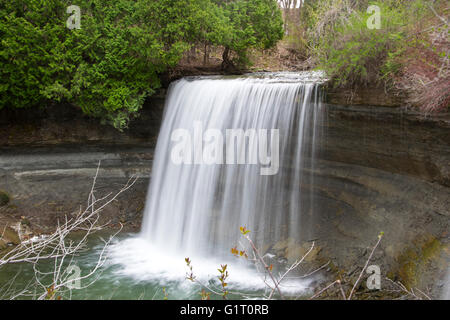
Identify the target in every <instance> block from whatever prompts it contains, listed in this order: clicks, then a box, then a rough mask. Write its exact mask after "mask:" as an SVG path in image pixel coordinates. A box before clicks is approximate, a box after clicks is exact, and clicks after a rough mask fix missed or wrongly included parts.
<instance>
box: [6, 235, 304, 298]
mask: <svg viewBox="0 0 450 320" xmlns="http://www.w3.org/2000/svg"><path fill="white" fill-rule="evenodd" d="M107 237H108V235H106V234H103V235H102V238H104V239H106V238H107ZM76 238H77V237H74V239H76ZM102 248H103V242H102V240H101V238H99V236H98V235H97V236H93V237H91V238H90V239H89V242H88V249H87V250H86V251H85V252H82V253H81V254H80V255H79V256H77V257H74V259H73V260H72V261H70V262H67V263H65V264H64V267H63V269H64V268H67V267H68V266H69V265H75V266H77V267H79V270H80V272H81V273H80V275H81V276H84V275H86V274H88V273H89V272H90V270H92V269H93V268H94V267H95V265H96V263H97V261H98V258H99V254H100V252H101V250H102ZM230 256H231V254H230ZM184 258H185V257H184V256H183V255H182V254H179V255H175V256H173V255H172V256H170V255H167V254H165V253H164V252H163V253H161V252H159V253H158V252H157V249H154V248H152V246H151V244H147V242H146V241H145V240H142V239H140V238H138V237H137V236H136V235H135V234H121V235H119V236H117V237H116V238H115V239H114V240H113V243H112V244H111V246H110V247H109V249H108V251H107V259H106V261H105V263H104V265H103V267H102V268H100V269H99V270H98V271H97V272H96V273H95V274H93V275H92V276H91V277H89V278H87V279H82V280H81V281H80V284H81V287H82V288H81V289H76V288H75V289H72V290H69V289H68V288H66V287H64V288H63V290H61V291H60V292H57V293H56V296H61V298H62V299H77V300H83V299H96V300H103V299H104V300H110V299H133V300H136V299H143V300H148V299H155V300H157V299H165V298H167V299H200V298H201V296H200V292H201V290H202V286H201V285H199V284H198V283H192V282H191V281H189V280H187V279H186V272H187V271H188V268H187V266H186V264H185V261H184ZM230 258H232V259H230V261H227V262H228V271H229V273H230V277H229V279H228V281H227V282H228V283H229V285H228V287H227V288H228V290H229V291H230V293H229V298H234V299H253V298H262V297H263V295H264V292H267V290H266V286H265V284H264V281H263V279H262V278H261V277H260V275H259V274H258V273H257V271H256V270H255V269H254V268H252V267H251V264H249V263H248V262H247V263H242V262H240V261H236V259H237V258H235V257H230ZM233 258H234V260H235V261H233ZM191 260H192V265H193V271H194V275H195V276H196V278H197V279H198V280H199V281H201V282H202V284H203V285H207V286H208V287H209V288H212V289H213V290H214V291H216V292H220V290H221V289H220V283H219V282H218V280H217V276H218V274H219V272H218V270H217V269H218V268H219V267H220V264H221V263H220V261H218V260H209V259H200V258H194V257H192V258H191ZM53 263H54V262H53V261H52V260H46V261H41V262H40V263H39V264H38V265H37V267H36V269H37V270H39V272H42V273H45V272H52V271H53V270H54V265H53ZM39 279H40V281H41V282H42V284H44V285H45V286H47V287H50V284H51V283H52V275H40V276H39ZM91 282H93V283H92V284H90V283H91ZM30 284H32V285H30ZM87 285H89V286H88V287H87V288H84V287H85V286H87ZM27 286H28V289H27V290H26V292H24V294H23V295H20V296H18V297H17V299H33V298H34V299H35V298H36V297H37V296H39V295H41V294H42V293H43V292H44V291H43V290H44V289H43V288H42V287H40V286H37V285H36V281H35V271H34V270H33V267H32V265H31V264H29V263H21V264H14V265H7V266H4V267H2V268H1V269H0V298H1V299H8V298H11V296H12V294H13V293H17V292H20V291H22V290H24V289H25V288H26V287H27ZM293 287H295V289H292V288H293ZM285 290H288V292H291V294H292V296H293V297H294V296H297V295H299V294H300V295H301V294H302V293H305V290H307V287H306V286H305V284H304V283H303V282H302V283H297V285H294V286H292V284H291V285H287V287H286V288H285ZM237 293H238V294H237ZM211 299H222V297H221V296H219V295H215V294H211Z"/></svg>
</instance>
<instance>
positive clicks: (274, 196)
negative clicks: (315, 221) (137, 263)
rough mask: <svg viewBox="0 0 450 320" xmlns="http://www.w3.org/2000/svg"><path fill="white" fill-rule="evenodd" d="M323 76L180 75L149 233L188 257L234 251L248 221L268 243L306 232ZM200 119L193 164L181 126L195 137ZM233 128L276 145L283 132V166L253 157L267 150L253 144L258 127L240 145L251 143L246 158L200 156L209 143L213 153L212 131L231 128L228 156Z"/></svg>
mask: <svg viewBox="0 0 450 320" xmlns="http://www.w3.org/2000/svg"><path fill="white" fill-rule="evenodd" d="M317 77H318V75H315V74H312V73H300V74H298V73H295V74H294V73H285V74H256V75H251V76H245V77H200V78H185V79H181V80H179V81H177V82H175V83H173V84H172V85H171V87H170V88H169V92H168V97H167V100H166V106H165V113H164V118H163V123H162V127H161V129H160V134H159V137H158V143H157V147H156V151H155V157H154V163H153V169H152V177H151V182H150V187H149V190H148V195H147V202H146V208H145V213H144V222H143V227H142V230H141V237H142V238H145V239H147V240H149V241H151V242H152V244H154V245H156V246H158V247H160V248H161V249H163V250H166V251H170V252H179V253H180V254H184V255H185V256H189V255H190V254H196V255H198V254H200V255H210V254H211V253H214V254H216V255H217V254H220V253H228V254H229V249H230V248H231V247H233V246H235V245H237V244H238V241H239V240H240V231H239V228H240V227H241V226H245V227H247V228H248V229H249V230H251V235H252V238H253V239H255V242H256V244H257V245H259V246H263V245H265V244H268V243H270V242H272V243H273V241H278V240H280V239H285V238H289V237H292V238H297V237H298V233H299V230H300V225H301V224H302V216H304V215H311V214H312V209H313V206H312V205H311V204H312V197H313V196H312V192H311V188H308V187H305V186H308V185H309V186H310V185H311V184H312V178H311V174H310V173H311V169H312V166H313V165H314V154H315V141H316V139H317V135H318V134H319V133H320V130H319V128H318V125H317V123H318V119H319V117H320V115H321V112H320V109H321V97H320V86H319V84H318V78H317ZM196 124H197V125H201V128H200V129H201V130H202V133H203V136H201V138H200V140H199V139H198V137H197V138H193V140H196V141H197V145H195V141H193V146H197V148H194V149H192V154H188V155H187V157H190V158H191V159H192V161H191V163H190V164H186V163H181V164H180V163H174V161H173V150H174V147H175V144H176V143H175V142H174V139H173V137H174V136H173V133H174V131H176V130H178V129H183V130H185V132H190V133H192V136H195V135H196V133H198V132H196V130H199V128H196ZM228 129H237V130H243V131H244V132H246V133H252V132H259V133H261V132H262V133H263V135H264V133H266V132H267V137H266V138H267V141H268V142H267V146H268V147H269V149H270V147H273V146H274V140H273V139H272V140H271V138H273V136H271V134H270V132H271V130H275V129H276V130H278V132H279V138H278V141H279V145H278V150H276V148H272V152H278V153H279V168H278V169H277V170H276V173H275V174H270V175H262V174H261V169H262V168H267V167H268V165H267V164H263V163H260V162H257V161H253V160H255V159H256V157H255V159H253V160H252V156H251V155H252V152H253V151H254V152H256V151H257V150H256V149H255V150H248V146H249V144H250V142H249V141H250V138H249V136H250V135H247V136H245V137H246V140H244V143H243V144H241V145H239V144H236V149H235V150H236V151H237V152H238V151H239V146H240V147H241V148H246V150H245V151H246V152H247V154H246V158H245V161H244V163H241V164H237V163H235V164H227V163H215V162H214V161H213V163H205V162H202V161H198V160H199V159H201V156H202V153H201V152H202V151H198V150H197V149H198V146H199V144H200V145H202V146H203V147H204V149H203V152H204V150H205V148H207V147H208V141H209V142H210V141H212V140H208V138H207V137H205V133H206V132H208V130H215V131H214V132H219V131H220V132H222V133H223V137H225V138H224V139H223V141H222V140H221V141H222V142H224V147H223V148H224V149H223V153H224V156H223V159H226V153H229V152H228V151H229V150H228V149H226V147H227V146H228V145H227V143H228V140H227V138H226V137H227V133H226V131H227V130H228ZM210 132H212V131H210ZM263 135H261V136H260V137H259V138H260V139H263V138H264V137H263ZM209 138H211V137H209ZM225 142H226V143H225ZM245 143H246V144H245ZM266 151H267V150H266ZM199 152H200V153H199ZM216 152H217V150H216ZM221 152H222V151H221ZM258 152H259V153H253V154H259V155H260V152H261V145H259V149H258ZM184 155H185V156H186V154H185V153H184ZM269 155H271V156H272V157H271V159H272V160H274V155H273V154H270V152H269ZM199 157H200V158H199ZM217 159H219V158H216V160H217ZM256 160H258V159H256ZM266 160H267V159H266ZM236 162H238V161H236ZM255 162H256V163H255Z"/></svg>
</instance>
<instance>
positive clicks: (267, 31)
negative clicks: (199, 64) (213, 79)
mask: <svg viewBox="0 0 450 320" xmlns="http://www.w3.org/2000/svg"><path fill="white" fill-rule="evenodd" d="M219 3H220V2H219ZM222 7H223V8H224V12H225V16H226V17H227V18H228V19H229V21H230V24H231V26H232V33H231V35H230V37H229V38H225V39H224V43H223V45H224V47H225V49H224V53H223V62H224V65H223V66H224V68H227V67H229V66H230V65H232V62H231V61H230V58H229V53H230V51H234V52H235V53H236V54H237V56H238V59H237V62H238V64H241V65H242V64H246V63H248V59H247V50H248V49H249V48H256V49H269V48H271V47H273V46H275V45H276V43H277V42H278V41H279V40H281V39H282V38H283V19H282V16H281V11H280V8H279V7H278V3H277V1H275V0H236V1H231V2H222Z"/></svg>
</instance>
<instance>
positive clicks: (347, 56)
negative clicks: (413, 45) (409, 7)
mask: <svg viewBox="0 0 450 320" xmlns="http://www.w3.org/2000/svg"><path fill="white" fill-rule="evenodd" d="M340 3H341V4H342V6H339V4H336V3H332V2H330V1H326V4H328V5H329V6H326V5H325V6H324V7H321V8H320V9H321V10H318V12H322V13H323V11H325V13H324V14H325V15H326V16H328V18H329V19H328V20H327V21H326V22H327V23H328V24H325V23H324V21H323V20H322V19H319V20H317V21H316V23H317V25H316V29H315V30H316V32H318V36H317V37H315V38H314V40H315V41H316V42H315V43H314V44H313V52H314V53H315V54H316V56H317V59H318V64H319V68H321V69H323V70H324V71H325V72H326V73H327V74H328V76H329V77H330V78H331V79H332V80H333V83H334V84H335V85H336V86H344V87H354V86H356V85H368V84H371V85H376V84H378V83H379V82H381V81H382V79H383V77H384V75H385V74H386V72H390V70H392V69H393V68H395V65H394V64H393V63H392V59H391V58H392V57H393V56H395V55H396V54H398V53H399V49H401V47H402V44H403V43H404V41H405V35H406V33H405V29H404V26H405V24H406V21H407V19H406V14H405V11H404V7H402V6H395V5H392V4H386V3H384V2H370V3H368V4H369V5H370V4H375V5H377V6H378V7H379V8H380V9H381V28H380V29H369V28H368V27H367V21H368V19H369V17H370V14H368V13H367V12H366V10H365V9H367V7H365V8H364V7H363V8H364V10H360V9H359V8H358V7H349V6H348V4H347V3H346V1H340ZM330 12H331V13H330ZM316 14H318V13H317V12H316ZM331 16H333V18H331Z"/></svg>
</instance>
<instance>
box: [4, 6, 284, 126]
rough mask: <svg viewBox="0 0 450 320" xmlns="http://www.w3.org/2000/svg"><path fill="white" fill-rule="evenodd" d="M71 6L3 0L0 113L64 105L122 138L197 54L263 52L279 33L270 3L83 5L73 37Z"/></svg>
mask: <svg viewBox="0 0 450 320" xmlns="http://www.w3.org/2000/svg"><path fill="white" fill-rule="evenodd" d="M70 5H72V2H71V1H68V0H17V1H6V0H0V38H1V46H0V108H4V107H8V108H25V107H36V106H41V105H45V104H46V103H48V102H49V101H58V102H59V101H65V102H69V103H72V104H73V105H75V106H77V107H79V108H81V109H82V111H83V112H84V113H86V114H88V115H91V116H94V117H98V118H100V119H102V121H103V122H106V123H109V124H112V125H114V126H115V127H116V128H118V129H123V128H125V127H127V125H128V122H129V120H130V119H131V118H133V117H134V116H136V115H137V114H138V112H139V110H140V109H141V108H142V105H143V103H144V101H145V98H146V97H148V96H149V95H151V94H153V93H154V92H155V90H156V89H157V88H158V87H160V80H159V75H160V74H161V73H163V72H165V71H166V70H167V69H168V68H170V67H173V66H175V65H176V64H177V63H178V62H179V61H180V59H181V57H182V56H183V54H184V52H186V51H187V50H188V49H190V48H191V47H192V46H193V45H195V44H198V43H205V44H210V45H223V46H229V47H230V48H231V49H232V50H236V52H240V53H243V52H245V51H246V49H247V48H249V47H263V48H266V47H270V46H273V45H274V44H275V43H276V39H278V38H279V36H278V35H276V36H275V37H274V35H273V34H271V32H272V33H273V32H274V30H275V31H276V28H275V26H276V25H279V26H281V24H282V21H281V16H280V12H279V10H278V9H277V8H276V2H275V1H274V0H271V1H269V0H251V1H242V0H236V1H232V2H230V3H228V4H226V5H224V6H222V5H220V6H219V5H217V4H216V3H215V2H214V1H212V0H117V1H108V0H79V1H77V3H76V5H78V6H79V7H80V8H81V29H73V30H70V29H68V28H67V27H66V21H67V19H68V17H69V16H70V14H67V13H66V8H67V7H68V6H70ZM241 10H242V11H241ZM271 17H272V18H273V17H275V18H277V19H278V18H279V20H276V19H275V20H276V22H273V21H271V20H272V19H271ZM230 19H231V20H230ZM263 20H265V21H268V22H267V23H264V21H263ZM274 28H275V29H274ZM275 33H276V32H275Z"/></svg>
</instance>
